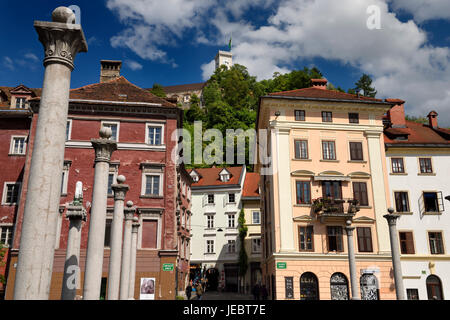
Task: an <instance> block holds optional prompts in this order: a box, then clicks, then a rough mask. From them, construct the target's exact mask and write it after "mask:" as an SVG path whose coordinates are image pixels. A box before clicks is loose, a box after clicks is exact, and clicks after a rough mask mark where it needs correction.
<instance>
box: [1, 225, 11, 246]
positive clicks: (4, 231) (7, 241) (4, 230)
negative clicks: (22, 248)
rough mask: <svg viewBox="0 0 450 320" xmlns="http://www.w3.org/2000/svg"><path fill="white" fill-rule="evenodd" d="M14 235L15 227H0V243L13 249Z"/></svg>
mask: <svg viewBox="0 0 450 320" xmlns="http://www.w3.org/2000/svg"><path fill="white" fill-rule="evenodd" d="M12 235H13V226H1V225H0V243H2V244H3V245H4V246H7V247H11V244H12Z"/></svg>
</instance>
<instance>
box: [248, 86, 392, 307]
mask: <svg viewBox="0 0 450 320" xmlns="http://www.w3.org/2000/svg"><path fill="white" fill-rule="evenodd" d="M326 85H327V81H326V80H325V79H318V80H313V81H312V87H310V88H305V89H299V90H293V91H287V92H279V93H273V94H270V95H268V96H265V97H262V98H261V100H260V105H259V109H258V118H257V129H268V130H269V131H268V132H269V133H268V137H267V138H268V143H267V149H266V150H264V152H266V154H267V155H268V156H269V157H270V160H271V161H270V162H269V164H270V165H271V166H272V171H271V172H270V171H267V170H266V169H268V168H267V166H263V165H262V164H258V165H257V166H256V170H255V171H256V172H260V173H261V183H260V184H261V198H262V199H263V200H262V208H261V209H262V243H263V245H262V246H263V257H262V272H263V279H264V283H265V284H266V286H267V288H269V292H270V294H271V297H272V298H273V299H281V300H283V299H287V300H288V299H296V300H298V299H302V300H318V299H325V300H329V299H350V298H356V299H358V298H361V299H395V289H394V282H393V275H392V258H391V252H390V242H389V231H388V224H387V222H386V220H385V219H384V218H383V215H385V214H386V213H387V208H388V206H389V201H390V198H389V192H388V186H387V183H388V180H387V174H386V172H387V171H386V163H385V160H384V159H385V152H384V141H383V125H382V117H383V114H384V113H385V112H386V111H387V110H389V109H390V107H391V106H392V104H391V103H389V102H385V101H381V100H378V99H372V98H366V97H360V96H358V95H351V94H346V93H340V92H338V91H332V90H327V89H326ZM347 223H351V226H352V227H355V229H354V231H352V232H351V235H353V237H352V238H350V240H351V242H350V243H351V244H353V246H352V247H354V248H355V250H354V253H353V254H352V252H349V246H348V243H347V240H348V236H347V228H346V226H347ZM352 250H353V249H352ZM349 255H350V256H354V257H355V260H356V274H355V275H354V279H355V280H354V282H356V283H354V284H353V283H350V281H351V278H352V275H351V274H350V271H349ZM352 285H353V286H354V289H356V290H357V291H356V292H357V294H356V296H354V297H351V296H350V289H351V288H352V287H351V286H352Z"/></svg>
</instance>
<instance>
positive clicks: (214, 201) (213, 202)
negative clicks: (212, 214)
mask: <svg viewBox="0 0 450 320" xmlns="http://www.w3.org/2000/svg"><path fill="white" fill-rule="evenodd" d="M209 196H212V202H209ZM215 203H216V196H215V194H214V193H208V194H207V196H206V204H215Z"/></svg>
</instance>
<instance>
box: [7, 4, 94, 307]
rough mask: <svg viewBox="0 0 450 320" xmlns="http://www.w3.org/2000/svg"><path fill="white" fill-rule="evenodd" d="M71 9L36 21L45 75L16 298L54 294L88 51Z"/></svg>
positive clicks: (34, 297) (61, 10)
mask: <svg viewBox="0 0 450 320" xmlns="http://www.w3.org/2000/svg"><path fill="white" fill-rule="evenodd" d="M74 18H75V15H74V13H73V12H72V10H70V9H69V8H66V7H59V8H57V9H55V11H53V14H52V22H43V21H35V23H34V27H35V29H36V31H37V33H38V34H39V41H40V42H41V43H42V45H43V46H44V52H45V58H44V66H45V74H44V83H43V86H42V96H41V101H40V106H39V111H38V112H39V117H38V121H37V127H36V136H35V142H34V146H33V153H32V158H31V166H30V176H29V180H28V191H27V197H26V200H25V209H24V216H23V224H22V230H21V239H20V250H19V257H18V263H17V270H16V279H15V286H14V299H15V300H30V299H32V300H46V299H48V296H49V292H50V282H51V278H52V271H53V255H54V249H55V237H56V223H57V217H58V207H59V200H60V189H61V177H62V170H63V164H64V148H65V142H66V122H67V113H68V109H69V90H70V77H71V72H72V70H73V68H74V59H75V56H76V54H77V53H79V52H87V43H86V40H85V37H84V34H83V30H82V28H81V26H80V25H77V24H73V21H74Z"/></svg>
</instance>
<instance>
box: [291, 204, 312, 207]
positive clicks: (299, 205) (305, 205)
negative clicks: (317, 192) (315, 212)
mask: <svg viewBox="0 0 450 320" xmlns="http://www.w3.org/2000/svg"><path fill="white" fill-rule="evenodd" d="M294 207H299V208H309V207H311V203H309V204H294Z"/></svg>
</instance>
